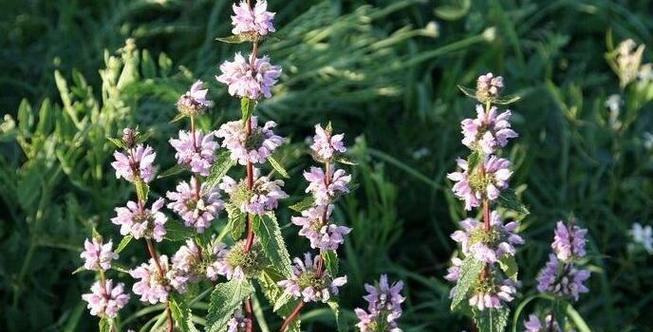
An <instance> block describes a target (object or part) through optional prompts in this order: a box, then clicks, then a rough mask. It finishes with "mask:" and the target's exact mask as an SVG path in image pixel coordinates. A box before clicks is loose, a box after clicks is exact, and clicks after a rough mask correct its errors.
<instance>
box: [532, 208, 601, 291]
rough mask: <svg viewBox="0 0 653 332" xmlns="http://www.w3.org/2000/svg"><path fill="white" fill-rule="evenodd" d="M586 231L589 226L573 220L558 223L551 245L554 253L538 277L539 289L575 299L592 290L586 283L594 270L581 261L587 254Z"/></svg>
mask: <svg viewBox="0 0 653 332" xmlns="http://www.w3.org/2000/svg"><path fill="white" fill-rule="evenodd" d="M586 234H587V230H586V229H582V228H580V227H578V226H577V225H574V224H573V223H571V224H565V223H563V222H562V221H559V222H558V223H557V224H556V228H555V232H554V237H553V243H552V244H551V248H553V253H552V254H550V255H549V261H548V262H547V263H546V265H545V266H544V267H543V268H542V270H541V271H540V273H539V274H538V276H537V290H538V291H540V292H542V293H550V294H553V295H555V296H558V297H567V298H571V299H573V300H574V301H578V298H579V296H580V294H582V293H587V292H588V291H589V289H588V288H587V287H586V286H585V282H586V281H587V279H589V277H590V272H589V271H588V270H585V269H582V268H579V267H578V263H577V261H578V260H579V259H581V258H583V257H584V256H585V235H586Z"/></svg>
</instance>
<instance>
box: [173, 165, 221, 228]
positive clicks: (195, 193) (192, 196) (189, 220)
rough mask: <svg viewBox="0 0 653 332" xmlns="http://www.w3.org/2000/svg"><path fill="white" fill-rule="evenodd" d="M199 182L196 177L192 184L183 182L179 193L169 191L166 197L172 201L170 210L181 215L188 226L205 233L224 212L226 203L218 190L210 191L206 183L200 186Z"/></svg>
mask: <svg viewBox="0 0 653 332" xmlns="http://www.w3.org/2000/svg"><path fill="white" fill-rule="evenodd" d="M198 181H199V180H198V179H197V178H196V177H193V178H191V179H190V184H189V183H188V182H185V181H182V182H180V183H179V184H178V185H177V191H169V192H168V193H167V194H166V197H167V198H168V199H169V200H170V203H168V208H169V209H171V210H173V211H175V212H176V213H177V214H179V216H181V218H182V219H183V220H184V224H185V225H186V226H188V227H194V228H195V230H196V231H197V232H199V233H203V232H204V231H205V230H206V229H207V228H208V227H209V226H211V222H212V221H213V220H214V219H215V218H216V217H217V215H218V213H220V211H222V209H223V208H224V202H223V201H222V200H221V199H220V193H219V192H218V191H217V190H213V189H211V190H208V189H206V186H205V183H203V184H201V185H200V184H199V183H198Z"/></svg>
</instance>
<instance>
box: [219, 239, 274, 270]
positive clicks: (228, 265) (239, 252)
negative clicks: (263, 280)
mask: <svg viewBox="0 0 653 332" xmlns="http://www.w3.org/2000/svg"><path fill="white" fill-rule="evenodd" d="M245 246H246V242H245V241H244V240H241V241H238V242H236V243H235V244H234V245H233V246H232V247H231V248H227V247H226V246H225V245H223V244H216V246H215V249H214V250H215V261H213V263H211V265H210V266H209V268H208V269H207V274H208V275H209V278H211V277H213V276H215V275H222V276H224V277H226V278H227V279H228V280H232V279H236V280H245V279H246V278H251V277H255V276H257V275H258V274H259V273H260V272H261V270H262V269H263V268H264V267H265V266H266V265H267V264H268V261H267V259H266V257H265V255H264V254H263V248H262V247H261V244H260V243H259V242H258V241H256V242H254V244H253V245H252V247H251V249H250V250H249V251H247V250H245Z"/></svg>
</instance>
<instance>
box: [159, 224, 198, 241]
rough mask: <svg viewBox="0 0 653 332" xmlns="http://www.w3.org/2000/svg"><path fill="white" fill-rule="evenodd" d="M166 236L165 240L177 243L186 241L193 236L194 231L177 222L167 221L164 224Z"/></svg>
mask: <svg viewBox="0 0 653 332" xmlns="http://www.w3.org/2000/svg"><path fill="white" fill-rule="evenodd" d="M165 226H166V235H165V238H166V239H168V240H170V241H173V242H177V241H186V239H188V238H190V237H192V236H193V235H195V231H194V230H193V229H191V228H188V227H186V226H185V225H184V224H183V223H181V222H179V221H177V220H174V219H173V220H170V219H169V220H168V221H167V222H166V225H165Z"/></svg>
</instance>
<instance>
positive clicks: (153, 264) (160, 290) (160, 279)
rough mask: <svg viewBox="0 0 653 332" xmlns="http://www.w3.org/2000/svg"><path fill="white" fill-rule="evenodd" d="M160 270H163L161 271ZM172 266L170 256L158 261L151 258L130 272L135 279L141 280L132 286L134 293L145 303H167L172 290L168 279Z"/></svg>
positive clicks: (161, 257) (160, 258)
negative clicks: (169, 262)
mask: <svg viewBox="0 0 653 332" xmlns="http://www.w3.org/2000/svg"><path fill="white" fill-rule="evenodd" d="M159 268H161V270H160V271H159ZM168 271H170V266H169V264H168V256H166V255H161V256H159V258H158V262H157V260H155V259H154V258H150V260H149V261H148V262H147V263H143V264H141V265H140V266H138V267H137V268H135V269H133V270H131V271H129V274H130V275H131V276H132V278H134V279H140V280H139V281H137V282H135V283H134V285H133V286H132V291H133V292H134V294H136V295H140V297H141V298H140V299H141V301H143V302H147V303H150V304H156V303H165V302H166V301H167V300H168V295H169V293H170V290H171V284H170V280H169V279H168V278H167V274H168Z"/></svg>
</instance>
